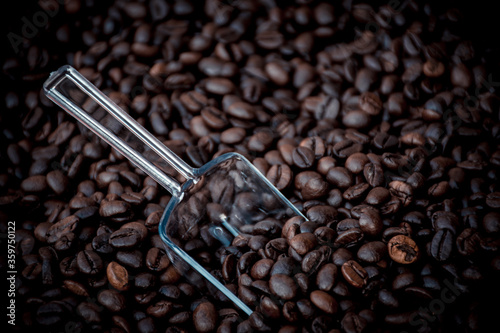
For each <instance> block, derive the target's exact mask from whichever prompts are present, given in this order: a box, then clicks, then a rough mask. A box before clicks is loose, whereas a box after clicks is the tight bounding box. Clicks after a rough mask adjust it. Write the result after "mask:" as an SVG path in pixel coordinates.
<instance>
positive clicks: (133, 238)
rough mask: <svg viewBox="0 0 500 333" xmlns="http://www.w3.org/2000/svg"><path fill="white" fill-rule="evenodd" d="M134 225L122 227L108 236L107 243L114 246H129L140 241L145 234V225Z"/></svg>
mask: <svg viewBox="0 0 500 333" xmlns="http://www.w3.org/2000/svg"><path fill="white" fill-rule="evenodd" d="M138 225H139V224H137V225H134V226H131V227H129V228H126V227H122V228H120V229H119V230H117V231H115V232H113V233H112V234H111V235H110V236H109V244H111V246H113V247H115V248H131V247H133V246H135V245H137V244H138V243H139V242H141V241H142V240H143V239H144V238H145V237H146V235H147V230H146V227H144V226H143V225H140V226H138Z"/></svg>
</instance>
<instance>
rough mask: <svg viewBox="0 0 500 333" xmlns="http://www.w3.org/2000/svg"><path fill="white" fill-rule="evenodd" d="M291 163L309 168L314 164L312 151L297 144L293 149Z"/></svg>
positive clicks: (302, 167)
mask: <svg viewBox="0 0 500 333" xmlns="http://www.w3.org/2000/svg"><path fill="white" fill-rule="evenodd" d="M292 159H293V164H295V165H296V166H297V167H299V168H301V169H305V168H309V167H311V166H312V165H313V164H314V152H313V151H312V150H311V149H309V148H307V147H303V146H299V147H297V148H295V149H294V150H293V154H292Z"/></svg>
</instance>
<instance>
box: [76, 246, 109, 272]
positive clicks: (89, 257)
mask: <svg viewBox="0 0 500 333" xmlns="http://www.w3.org/2000/svg"><path fill="white" fill-rule="evenodd" d="M76 264H77V267H78V269H79V270H80V272H82V273H84V274H89V275H95V274H98V273H99V272H100V271H101V270H102V268H103V263H102V259H101V257H99V255H98V254H97V253H95V252H94V251H88V250H84V251H80V252H78V255H77V257H76Z"/></svg>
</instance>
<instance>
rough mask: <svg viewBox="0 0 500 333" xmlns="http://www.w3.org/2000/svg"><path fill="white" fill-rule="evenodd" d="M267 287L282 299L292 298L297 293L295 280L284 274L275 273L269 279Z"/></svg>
mask: <svg viewBox="0 0 500 333" xmlns="http://www.w3.org/2000/svg"><path fill="white" fill-rule="evenodd" d="M269 288H270V290H271V292H272V293H273V294H274V295H276V296H278V297H280V298H282V299H284V300H290V299H293V298H294V297H295V296H296V294H297V284H296V283H295V281H294V280H293V279H292V278H291V277H289V276H286V275H283V274H275V275H273V276H271V278H270V279H269Z"/></svg>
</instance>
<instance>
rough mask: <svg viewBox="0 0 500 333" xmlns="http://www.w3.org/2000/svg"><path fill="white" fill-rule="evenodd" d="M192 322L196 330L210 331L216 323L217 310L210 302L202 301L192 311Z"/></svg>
mask: <svg viewBox="0 0 500 333" xmlns="http://www.w3.org/2000/svg"><path fill="white" fill-rule="evenodd" d="M193 322H194V326H195V328H196V330H197V331H198V332H211V331H213V330H214V329H215V327H216V324H217V311H216V309H215V306H214V305H213V304H212V303H210V302H202V303H200V305H198V306H197V307H196V309H195V310H194V312H193Z"/></svg>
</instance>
